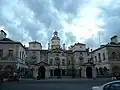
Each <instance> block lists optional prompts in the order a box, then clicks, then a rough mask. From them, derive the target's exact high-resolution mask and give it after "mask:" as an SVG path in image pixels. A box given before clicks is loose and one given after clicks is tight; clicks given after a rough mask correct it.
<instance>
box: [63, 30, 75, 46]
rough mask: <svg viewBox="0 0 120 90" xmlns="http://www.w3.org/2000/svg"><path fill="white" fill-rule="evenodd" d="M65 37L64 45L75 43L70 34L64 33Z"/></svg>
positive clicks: (73, 37)
mask: <svg viewBox="0 0 120 90" xmlns="http://www.w3.org/2000/svg"><path fill="white" fill-rule="evenodd" d="M65 36H66V42H65V43H66V44H68V43H69V42H70V43H73V42H75V41H76V36H74V35H73V34H72V32H66V33H65Z"/></svg>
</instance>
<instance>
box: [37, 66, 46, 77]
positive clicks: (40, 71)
mask: <svg viewBox="0 0 120 90" xmlns="http://www.w3.org/2000/svg"><path fill="white" fill-rule="evenodd" d="M45 71H46V70H45V67H44V66H40V67H39V68H38V77H39V79H45Z"/></svg>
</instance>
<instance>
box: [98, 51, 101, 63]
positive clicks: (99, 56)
mask: <svg viewBox="0 0 120 90" xmlns="http://www.w3.org/2000/svg"><path fill="white" fill-rule="evenodd" d="M98 58H99V62H101V55H100V53H98Z"/></svg>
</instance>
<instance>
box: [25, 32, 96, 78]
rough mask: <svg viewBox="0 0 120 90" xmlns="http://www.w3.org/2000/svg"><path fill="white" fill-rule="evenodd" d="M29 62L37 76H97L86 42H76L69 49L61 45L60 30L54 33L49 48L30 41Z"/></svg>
mask: <svg viewBox="0 0 120 90" xmlns="http://www.w3.org/2000/svg"><path fill="white" fill-rule="evenodd" d="M27 57H28V58H27V62H28V64H29V68H30V69H31V71H32V73H33V76H34V77H35V78H37V76H38V77H40V78H53V77H64V76H73V77H84V78H85V77H89V78H92V77H96V72H95V71H96V70H95V65H94V63H93V61H92V59H91V54H90V52H89V49H87V48H86V45H85V44H82V43H75V44H74V45H73V46H70V47H69V49H68V50H67V49H66V48H65V44H63V46H62V47H61V43H60V38H59V36H58V32H57V31H55V32H54V33H53V37H52V39H51V42H50V43H48V49H47V50H44V49H42V45H41V43H39V42H37V41H33V42H29V47H28V49H27Z"/></svg>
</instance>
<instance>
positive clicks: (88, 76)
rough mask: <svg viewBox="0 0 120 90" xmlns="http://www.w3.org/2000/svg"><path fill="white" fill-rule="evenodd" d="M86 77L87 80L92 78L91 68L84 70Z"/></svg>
mask: <svg viewBox="0 0 120 90" xmlns="http://www.w3.org/2000/svg"><path fill="white" fill-rule="evenodd" d="M86 76H87V78H92V68H91V67H87V68H86Z"/></svg>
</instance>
